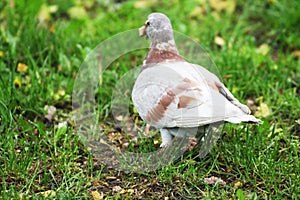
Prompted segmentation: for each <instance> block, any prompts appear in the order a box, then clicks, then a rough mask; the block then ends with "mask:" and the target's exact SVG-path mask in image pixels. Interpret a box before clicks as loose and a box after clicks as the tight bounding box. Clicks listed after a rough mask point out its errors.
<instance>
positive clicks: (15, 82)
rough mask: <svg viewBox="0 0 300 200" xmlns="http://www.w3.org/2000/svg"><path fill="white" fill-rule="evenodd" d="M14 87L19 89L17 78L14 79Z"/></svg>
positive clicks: (19, 82)
mask: <svg viewBox="0 0 300 200" xmlns="http://www.w3.org/2000/svg"><path fill="white" fill-rule="evenodd" d="M14 85H15V87H16V88H19V87H21V81H20V80H19V78H18V77H16V78H15V80H14Z"/></svg>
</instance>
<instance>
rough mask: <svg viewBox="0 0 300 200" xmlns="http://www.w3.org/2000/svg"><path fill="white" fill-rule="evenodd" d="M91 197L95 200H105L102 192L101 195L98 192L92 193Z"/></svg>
mask: <svg viewBox="0 0 300 200" xmlns="http://www.w3.org/2000/svg"><path fill="white" fill-rule="evenodd" d="M91 195H92V197H93V199H94V200H101V199H103V198H104V196H103V193H102V192H101V194H100V193H99V192H98V191H93V192H91Z"/></svg>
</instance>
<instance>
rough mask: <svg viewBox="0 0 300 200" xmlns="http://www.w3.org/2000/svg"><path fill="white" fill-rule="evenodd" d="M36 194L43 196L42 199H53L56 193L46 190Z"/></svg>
mask: <svg viewBox="0 0 300 200" xmlns="http://www.w3.org/2000/svg"><path fill="white" fill-rule="evenodd" d="M38 194H41V195H43V196H44V197H46V198H47V197H55V195H56V193H55V191H53V190H47V191H45V192H39V193H38Z"/></svg>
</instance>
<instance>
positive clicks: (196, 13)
mask: <svg viewBox="0 0 300 200" xmlns="http://www.w3.org/2000/svg"><path fill="white" fill-rule="evenodd" d="M203 12H204V9H203V8H202V7H200V6H196V7H195V8H194V9H193V10H192V12H191V13H190V16H191V17H201V16H203Z"/></svg>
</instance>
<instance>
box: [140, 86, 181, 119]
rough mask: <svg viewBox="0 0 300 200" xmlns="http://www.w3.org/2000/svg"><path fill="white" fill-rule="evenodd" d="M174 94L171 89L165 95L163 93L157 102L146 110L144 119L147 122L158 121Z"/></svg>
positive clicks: (172, 99)
mask: <svg viewBox="0 0 300 200" xmlns="http://www.w3.org/2000/svg"><path fill="white" fill-rule="evenodd" d="M175 95H176V94H175V93H174V92H173V91H172V90H169V91H168V92H167V94H166V95H163V96H162V97H161V99H160V100H159V102H158V104H157V105H156V106H155V107H154V108H152V109H151V110H150V111H148V113H147V116H146V120H147V121H148V122H158V121H159V120H161V119H162V118H163V117H164V113H165V111H166V110H167V108H168V106H169V105H170V104H171V103H172V101H174V98H175Z"/></svg>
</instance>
